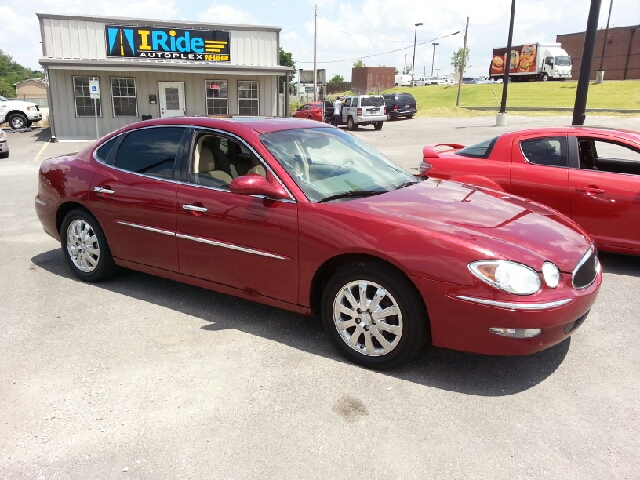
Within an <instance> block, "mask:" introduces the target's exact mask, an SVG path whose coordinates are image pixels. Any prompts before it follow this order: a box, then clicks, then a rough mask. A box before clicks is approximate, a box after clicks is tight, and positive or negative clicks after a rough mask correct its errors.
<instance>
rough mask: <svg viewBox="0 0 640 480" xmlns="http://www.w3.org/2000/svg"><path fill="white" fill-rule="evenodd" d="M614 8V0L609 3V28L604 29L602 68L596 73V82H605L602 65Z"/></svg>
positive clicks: (601, 56)
mask: <svg viewBox="0 0 640 480" xmlns="http://www.w3.org/2000/svg"><path fill="white" fill-rule="evenodd" d="M612 9H613V0H611V3H609V16H608V17H607V28H605V29H604V38H603V39H602V54H601V55H600V68H599V69H598V73H596V84H600V83H602V82H604V70H602V65H603V63H604V49H605V47H606V46H607V36H608V35H609V21H610V20H611V10H612Z"/></svg>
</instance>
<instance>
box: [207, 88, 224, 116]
mask: <svg viewBox="0 0 640 480" xmlns="http://www.w3.org/2000/svg"><path fill="white" fill-rule="evenodd" d="M205 86H206V88H207V115H227V114H228V113H229V96H228V93H227V92H228V83H227V81H226V80H207V81H206V82H205Z"/></svg>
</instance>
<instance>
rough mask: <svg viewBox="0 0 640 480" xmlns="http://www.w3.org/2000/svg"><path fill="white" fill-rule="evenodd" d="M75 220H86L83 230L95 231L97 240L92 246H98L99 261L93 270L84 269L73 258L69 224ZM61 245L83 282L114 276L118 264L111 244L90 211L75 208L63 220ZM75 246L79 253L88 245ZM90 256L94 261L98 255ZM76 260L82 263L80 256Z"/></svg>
mask: <svg viewBox="0 0 640 480" xmlns="http://www.w3.org/2000/svg"><path fill="white" fill-rule="evenodd" d="M75 221H79V222H84V225H86V226H87V228H82V229H81V231H86V232H87V233H88V234H89V235H91V234H92V233H93V235H91V236H95V241H94V242H92V248H96V247H97V249H98V251H99V254H98V256H97V263H96V264H95V266H93V267H92V269H91V271H83V270H82V269H81V268H80V267H79V266H78V265H76V262H74V259H73V258H72V257H73V255H72V252H71V248H74V247H73V246H71V247H70V248H68V243H69V238H70V234H71V232H70V230H69V226H70V225H72V224H73V223H74V222H75ZM60 245H61V247H62V253H63V254H64V257H65V259H66V261H67V265H68V266H69V268H70V269H71V272H72V273H73V274H74V275H75V276H76V277H78V278H79V279H80V280H82V281H83V282H99V281H102V280H106V279H107V278H109V277H110V276H112V275H113V274H114V273H115V271H116V268H117V267H116V264H115V262H114V261H113V257H112V256H111V250H110V249H109V245H108V244H107V239H106V238H105V236H104V232H103V231H102V228H101V227H100V224H99V223H98V220H96V218H95V217H94V216H93V215H91V214H90V213H89V212H87V211H86V210H83V209H75V210H71V211H70V212H69V213H68V214H67V216H66V217H64V220H63V221H62V226H61V227H60ZM75 248H78V250H79V254H81V253H86V252H85V251H84V250H83V248H86V245H85V244H83V245H79V244H78V243H76V246H75ZM89 257H90V258H92V259H93V260H94V261H95V260H96V255H95V254H94V255H91V254H89ZM76 261H77V262H80V263H81V260H80V258H77V255H76Z"/></svg>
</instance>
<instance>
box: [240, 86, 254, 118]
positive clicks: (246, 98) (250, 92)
mask: <svg viewBox="0 0 640 480" xmlns="http://www.w3.org/2000/svg"><path fill="white" fill-rule="evenodd" d="M258 101H259V99H258V82H254V81H245V80H240V81H238V114H239V115H258V114H259V113H258Z"/></svg>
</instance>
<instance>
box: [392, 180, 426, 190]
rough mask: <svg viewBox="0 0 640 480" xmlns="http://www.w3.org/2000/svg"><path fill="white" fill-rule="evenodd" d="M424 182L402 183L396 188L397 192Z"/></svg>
mask: <svg viewBox="0 0 640 480" xmlns="http://www.w3.org/2000/svg"><path fill="white" fill-rule="evenodd" d="M421 181H422V180H411V181H410V182H405V183H401V184H400V185H398V186H397V187H396V190H400V189H401V188H404V187H410V186H411V185H415V184H416V183H420V182H421Z"/></svg>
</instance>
